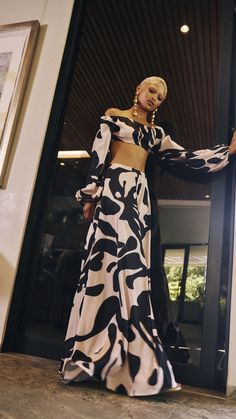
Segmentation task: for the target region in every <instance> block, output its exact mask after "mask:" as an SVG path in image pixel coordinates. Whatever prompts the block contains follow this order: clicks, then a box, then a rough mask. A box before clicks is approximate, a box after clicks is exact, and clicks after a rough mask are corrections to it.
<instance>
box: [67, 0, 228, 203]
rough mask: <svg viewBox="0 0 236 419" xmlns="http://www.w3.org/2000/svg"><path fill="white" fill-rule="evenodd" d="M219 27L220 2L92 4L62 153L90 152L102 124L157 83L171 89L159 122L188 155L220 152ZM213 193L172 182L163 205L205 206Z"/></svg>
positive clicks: (115, 0) (163, 191)
mask: <svg viewBox="0 0 236 419" xmlns="http://www.w3.org/2000/svg"><path fill="white" fill-rule="evenodd" d="M219 20H220V19H219V0H109V1H107V0H90V1H88V7H87V17H86V19H85V25H84V29H83V35H82V40H81V45H80V51H79V57H78V62H77V66H76V69H75V72H74V78H73V82H72V87H71V92H70V97H69V102H68V106H67V112H66V118H65V125H64V130H63V133H62V138H61V144H60V149H62V150H63V149H68V150H72V149H86V150H88V151H90V150H91V146H92V142H93V138H94V135H95V133H96V130H97V126H98V120H99V116H100V115H101V114H103V113H104V111H105V110H106V109H107V108H109V107H118V108H123V109H124V108H127V107H129V106H131V105H132V100H133V96H134V92H135V87H136V85H137V84H138V83H139V82H140V81H141V80H143V79H144V78H145V77H147V76H150V75H160V76H162V77H164V78H165V79H166V81H167V84H168V89H169V92H168V97H167V100H166V102H165V103H164V104H163V105H162V107H161V108H160V110H159V111H158V117H157V121H158V118H160V119H164V120H165V119H168V120H173V121H174V122H175V123H176V125H177V126H178V132H179V138H180V140H179V142H180V143H181V144H182V145H183V146H185V147H194V148H203V147H206V146H208V145H213V144H214V143H215V141H214V126H215V108H216V103H215V101H216V89H217V78H218V55H219V25H220V22H219ZM184 23H187V24H188V25H189V27H190V32H189V34H187V35H183V34H182V33H181V32H180V30H179V29H180V26H181V25H182V24H184ZM209 189H210V186H205V185H195V184H188V183H186V182H182V181H179V180H177V179H174V178H173V177H171V178H169V177H167V176H165V177H164V178H163V180H162V181H161V185H160V198H163V199H165V198H166V199H204V196H205V194H206V193H208V192H209Z"/></svg>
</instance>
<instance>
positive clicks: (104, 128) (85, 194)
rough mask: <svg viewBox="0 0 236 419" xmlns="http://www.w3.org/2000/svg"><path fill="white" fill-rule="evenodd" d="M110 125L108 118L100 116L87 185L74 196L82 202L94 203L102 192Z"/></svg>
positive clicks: (109, 139)
mask: <svg viewBox="0 0 236 419" xmlns="http://www.w3.org/2000/svg"><path fill="white" fill-rule="evenodd" d="M111 131H112V126H111V123H110V121H109V120H106V119H105V118H103V117H102V118H101V121H100V128H99V130H98V132H97V134H96V137H95V140H94V143H93V147H92V153H91V162H90V167H89V172H88V176H87V185H86V186H85V187H84V188H82V189H80V190H78V191H77V192H76V195H75V196H76V198H77V200H78V201H80V202H82V203H83V204H85V203H87V202H92V203H95V202H96V201H97V200H98V199H99V198H100V196H101V192H102V174H103V171H104V168H105V164H106V159H107V157H108V154H109V146H110V141H111Z"/></svg>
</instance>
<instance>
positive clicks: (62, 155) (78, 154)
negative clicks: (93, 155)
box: [57, 150, 90, 159]
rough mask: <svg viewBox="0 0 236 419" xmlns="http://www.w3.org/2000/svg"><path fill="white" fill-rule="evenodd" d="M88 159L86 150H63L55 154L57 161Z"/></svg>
mask: <svg viewBox="0 0 236 419" xmlns="http://www.w3.org/2000/svg"><path fill="white" fill-rule="evenodd" d="M89 157H90V155H89V154H88V152H87V151H86V150H65V151H58V153H57V158H58V159H83V158H89Z"/></svg>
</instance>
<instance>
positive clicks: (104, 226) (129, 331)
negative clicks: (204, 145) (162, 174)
mask: <svg viewBox="0 0 236 419" xmlns="http://www.w3.org/2000/svg"><path fill="white" fill-rule="evenodd" d="M150 216H151V214H150V202H149V193H148V188H147V181H146V177H145V175H144V173H143V172H140V171H138V170H135V169H132V168H130V167H128V166H124V165H120V164H119V165H117V164H112V165H111V166H109V168H108V169H107V171H106V176H105V180H104V185H103V191H102V196H101V199H100V200H99V202H98V204H97V206H96V210H95V214H94V220H93V222H92V223H91V225H90V228H89V231H88V235H87V243H86V247H85V253H84V259H83V264H82V271H81V276H80V281H79V284H78V289H77V292H76V295H75V298H74V302H73V307H72V312H71V317H70V321H69V326H68V330H67V335H66V342H65V345H66V350H65V357H64V362H63V368H62V381H63V382H64V383H68V382H71V381H81V380H84V379H86V378H89V377H95V378H97V379H98V380H100V381H102V382H103V383H104V384H105V385H106V387H107V388H109V389H110V390H113V391H117V392H121V393H123V394H126V395H129V396H140V395H152V394H157V393H159V392H160V390H161V389H163V388H171V387H175V386H176V381H175V378H174V375H173V372H172V367H171V365H170V362H169V361H168V359H167V357H166V355H165V352H164V351H163V348H162V344H161V342H160V340H159V338H158V336H157V330H156V327H155V322H154V317H153V311H152V306H151V302H150V243H151V238H150V234H151V230H150V222H151V220H150Z"/></svg>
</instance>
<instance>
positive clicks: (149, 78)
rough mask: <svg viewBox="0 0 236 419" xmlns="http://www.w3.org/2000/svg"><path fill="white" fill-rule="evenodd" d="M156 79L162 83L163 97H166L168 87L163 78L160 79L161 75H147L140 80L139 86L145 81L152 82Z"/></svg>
mask: <svg viewBox="0 0 236 419" xmlns="http://www.w3.org/2000/svg"><path fill="white" fill-rule="evenodd" d="M157 81H159V82H160V83H162V85H163V86H164V94H165V97H166V95H167V91H168V88H167V84H166V82H165V80H164V79H162V78H161V77H157V76H151V77H147V78H146V79H144V80H143V81H141V83H140V86H143V85H144V84H146V83H153V82H157Z"/></svg>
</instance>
